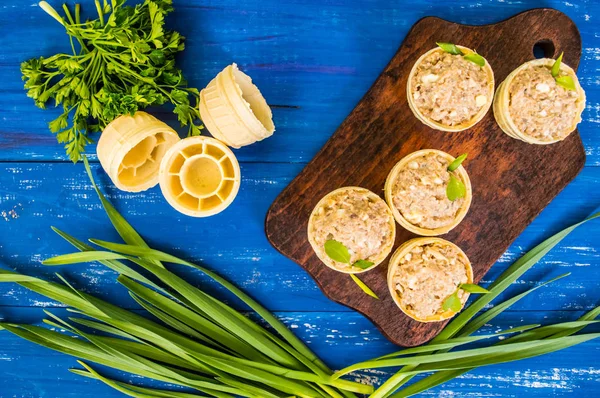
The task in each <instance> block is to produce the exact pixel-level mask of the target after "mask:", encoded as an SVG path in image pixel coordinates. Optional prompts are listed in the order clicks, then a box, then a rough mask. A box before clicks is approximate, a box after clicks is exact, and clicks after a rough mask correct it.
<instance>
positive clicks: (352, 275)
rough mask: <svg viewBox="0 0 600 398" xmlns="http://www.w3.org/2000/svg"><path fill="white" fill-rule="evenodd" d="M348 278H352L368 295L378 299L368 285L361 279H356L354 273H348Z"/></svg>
mask: <svg viewBox="0 0 600 398" xmlns="http://www.w3.org/2000/svg"><path fill="white" fill-rule="evenodd" d="M350 278H352V280H353V281H354V282H355V283H356V284H357V285H358V287H360V288H361V289H362V291H363V292H365V293H367V294H368V295H369V296H371V297H373V298H375V299H377V300H379V297H378V296H377V294H375V292H374V291H373V290H371V288H370V287H369V286H367V285H365V283H364V282H363V281H361V280H360V279H358V276H356V275H354V274H350Z"/></svg>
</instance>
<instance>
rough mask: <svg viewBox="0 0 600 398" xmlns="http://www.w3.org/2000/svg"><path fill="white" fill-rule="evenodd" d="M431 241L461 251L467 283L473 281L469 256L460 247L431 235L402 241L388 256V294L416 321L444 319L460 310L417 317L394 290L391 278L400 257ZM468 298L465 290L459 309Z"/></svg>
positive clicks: (396, 268)
mask: <svg viewBox="0 0 600 398" xmlns="http://www.w3.org/2000/svg"><path fill="white" fill-rule="evenodd" d="M432 243H438V244H442V245H449V246H453V247H455V248H456V249H457V250H458V251H459V253H461V254H462V255H463V256H464V258H465V259H466V271H467V283H473V268H472V266H471V262H470V261H469V258H468V257H467V255H466V254H465V252H463V251H462V249H461V248H460V247H458V246H456V245H455V244H454V243H452V242H449V241H447V240H445V239H442V238H433V237H427V238H415V239H411V240H409V241H407V242H404V243H403V244H402V245H400V247H398V249H396V251H395V252H394V254H392V257H391V258H390V264H389V266H388V274H387V282H388V289H389V291H390V295H391V296H392V299H393V300H394V303H396V305H397V306H398V308H400V310H401V311H402V312H404V313H405V314H406V315H407V316H409V317H410V318H412V319H414V320H415V321H418V322H439V321H443V320H446V319H448V318H452V317H453V316H454V315H456V314H457V313H458V312H460V311H458V312H454V311H452V310H447V311H444V312H441V313H439V314H435V315H431V316H428V317H426V318H419V317H418V316H416V314H415V313H414V312H413V311H411V310H409V309H408V308H406V307H404V306H403V305H402V304H401V302H400V295H399V293H398V292H397V291H396V286H394V280H393V276H394V274H395V273H396V271H397V270H398V267H399V262H400V259H402V258H403V257H404V256H406V254H407V253H409V252H410V251H411V250H412V249H414V248H415V247H417V246H424V245H429V244H432ZM468 298H469V294H468V293H467V292H465V296H464V300H462V301H461V304H462V305H461V311H462V309H463V307H464V305H465V303H466V302H467V299H468Z"/></svg>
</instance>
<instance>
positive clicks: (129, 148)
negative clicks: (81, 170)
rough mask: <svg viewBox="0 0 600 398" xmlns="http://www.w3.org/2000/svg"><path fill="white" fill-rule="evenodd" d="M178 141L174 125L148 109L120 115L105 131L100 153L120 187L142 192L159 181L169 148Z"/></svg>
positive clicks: (99, 144)
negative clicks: (161, 166)
mask: <svg viewBox="0 0 600 398" xmlns="http://www.w3.org/2000/svg"><path fill="white" fill-rule="evenodd" d="M178 141H179V136H178V135H177V133H176V132H175V130H173V129H172V128H171V127H169V126H168V125H167V124H165V123H163V122H161V121H160V120H158V119H156V118H155V117H153V116H151V115H149V114H147V113H146V112H142V111H138V112H136V113H135V114H134V115H133V116H130V115H123V116H119V117H118V118H116V119H115V120H113V121H112V122H110V123H109V124H108V125H107V126H106V127H105V128H104V130H103V131H102V135H101V136H100V139H99V140H98V147H97V154H98V159H99V160H100V164H101V165H102V168H103V169H104V170H105V171H106V173H107V174H108V176H109V177H110V179H111V180H112V182H113V183H114V184H115V186H116V187H117V188H119V189H120V190H122V191H127V192H141V191H145V190H147V189H149V188H152V187H153V186H155V185H156V184H158V169H159V166H160V162H161V160H162V159H163V157H164V155H165V153H166V152H167V150H168V149H169V148H170V147H172V146H173V145H175V143H177V142H178Z"/></svg>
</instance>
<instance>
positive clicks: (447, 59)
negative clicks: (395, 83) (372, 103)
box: [406, 43, 494, 131]
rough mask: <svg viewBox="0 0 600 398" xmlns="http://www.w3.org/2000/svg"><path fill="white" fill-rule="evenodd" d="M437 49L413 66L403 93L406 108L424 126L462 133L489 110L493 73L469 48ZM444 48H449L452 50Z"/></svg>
mask: <svg viewBox="0 0 600 398" xmlns="http://www.w3.org/2000/svg"><path fill="white" fill-rule="evenodd" d="M439 45H440V47H436V48H434V49H432V50H430V51H428V52H426V53H425V54H423V55H422V56H421V57H420V58H419V59H418V60H417V62H416V63H415V65H414V66H413V68H412V70H411V72H410V75H409V76H408V84H407V90H406V91H407V96H408V104H409V106H410V109H411V110H412V111H413V113H414V114H415V116H416V117H417V118H418V119H419V120H420V121H421V122H423V123H424V124H426V125H427V126H429V127H431V128H434V129H437V130H442V131H462V130H465V129H468V128H469V127H472V126H474V125H475V124H476V123H477V122H479V121H480V120H481V119H482V118H483V117H484V116H485V114H486V113H487V111H488V110H489V109H490V106H491V105H492V100H493V97H494V72H493V71H492V68H491V67H490V65H489V63H488V62H487V61H486V60H485V59H484V58H483V57H481V56H480V55H479V54H477V53H476V52H474V51H473V50H471V49H469V48H466V47H463V46H455V45H453V44H448V43H440V44H439ZM446 46H451V50H448V48H446ZM444 48H446V50H445V49H444ZM448 51H451V52H448Z"/></svg>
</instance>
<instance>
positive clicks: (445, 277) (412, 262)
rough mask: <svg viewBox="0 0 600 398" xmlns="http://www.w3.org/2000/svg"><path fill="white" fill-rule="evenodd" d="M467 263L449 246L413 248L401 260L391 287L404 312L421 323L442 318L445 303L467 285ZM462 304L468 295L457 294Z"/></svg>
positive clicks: (430, 245) (463, 257)
mask: <svg viewBox="0 0 600 398" xmlns="http://www.w3.org/2000/svg"><path fill="white" fill-rule="evenodd" d="M467 264H468V260H467V259H466V258H465V256H464V255H463V254H462V253H461V252H460V251H458V250H457V249H456V247H454V246H451V245H444V244H440V243H437V242H436V243H431V244H427V245H422V246H416V247H415V248H413V249H412V250H411V251H410V252H409V253H407V254H406V255H405V256H404V257H403V258H401V259H400V262H399V264H398V268H397V269H396V272H395V274H394V275H393V283H394V286H395V288H396V292H397V294H398V296H399V298H400V304H401V306H402V307H403V308H406V309H407V310H408V311H410V312H412V313H414V315H415V316H416V317H417V318H420V319H424V318H427V317H430V316H433V315H436V314H441V313H443V312H444V311H443V310H442V305H443V303H444V301H445V300H446V299H447V298H448V297H449V296H450V295H452V294H454V292H456V289H458V286H459V285H460V284H461V283H467V282H468V276H467ZM458 296H459V298H460V300H461V302H462V303H463V304H464V303H465V301H466V300H467V298H468V296H469V295H468V293H466V292H464V291H463V290H459V291H458Z"/></svg>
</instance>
